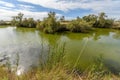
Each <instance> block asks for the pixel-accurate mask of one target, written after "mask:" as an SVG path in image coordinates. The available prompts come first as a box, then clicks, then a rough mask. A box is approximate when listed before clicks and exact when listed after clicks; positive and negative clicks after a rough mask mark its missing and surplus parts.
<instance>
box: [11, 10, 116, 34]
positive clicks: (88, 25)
mask: <svg viewBox="0 0 120 80" xmlns="http://www.w3.org/2000/svg"><path fill="white" fill-rule="evenodd" d="M113 24H114V19H110V18H108V17H107V15H106V14H105V13H104V12H101V13H99V15H94V14H90V15H87V16H83V17H82V18H80V17H79V16H78V17H76V19H73V20H70V21H67V20H65V17H64V16H62V17H60V18H58V17H57V16H56V13H55V12H49V13H48V17H45V18H44V19H43V21H40V20H37V21H35V20H34V19H33V18H24V14H22V13H19V14H18V15H17V16H13V17H12V20H11V25H12V26H17V27H27V28H37V29H39V30H41V31H43V32H45V33H56V32H63V31H71V32H89V31H90V30H93V28H112V27H113Z"/></svg>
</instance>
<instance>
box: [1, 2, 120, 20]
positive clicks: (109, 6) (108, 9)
mask: <svg viewBox="0 0 120 80" xmlns="http://www.w3.org/2000/svg"><path fill="white" fill-rule="evenodd" d="M49 11H54V12H56V14H57V16H58V17H60V16H65V18H66V19H73V18H76V17H77V16H80V17H83V16H85V15H88V14H98V13H100V12H105V13H106V14H107V15H108V16H109V17H110V18H116V19H119V18H120V0H0V20H2V19H4V20H10V19H11V16H15V15H17V14H18V13H19V12H22V13H24V17H33V18H34V19H40V20H42V19H43V18H44V17H46V16H47V13H48V12H49Z"/></svg>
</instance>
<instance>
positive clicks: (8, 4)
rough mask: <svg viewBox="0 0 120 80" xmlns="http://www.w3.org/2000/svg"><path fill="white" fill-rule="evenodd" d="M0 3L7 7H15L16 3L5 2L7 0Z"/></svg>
mask: <svg viewBox="0 0 120 80" xmlns="http://www.w3.org/2000/svg"><path fill="white" fill-rule="evenodd" d="M0 5H2V6H6V7H11V8H12V7H15V5H14V4H12V3H8V2H5V1H0Z"/></svg>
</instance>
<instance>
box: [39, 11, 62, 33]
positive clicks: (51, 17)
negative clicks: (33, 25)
mask: <svg viewBox="0 0 120 80" xmlns="http://www.w3.org/2000/svg"><path fill="white" fill-rule="evenodd" d="M38 26H39V28H40V29H43V31H44V32H45V33H55V32H56V31H57V29H58V28H59V27H60V22H59V21H57V18H56V13H55V12H49V13H48V17H46V18H44V20H43V21H42V22H40V23H39V24H38V25H37V27H38Z"/></svg>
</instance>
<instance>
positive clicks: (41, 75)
mask: <svg viewBox="0 0 120 80" xmlns="http://www.w3.org/2000/svg"><path fill="white" fill-rule="evenodd" d="M65 54H66V52H65V44H61V45H59V46H58V45H56V46H54V47H50V50H49V55H48V58H47V60H46V62H45V63H43V64H40V65H39V67H38V68H33V69H32V70H30V71H29V72H27V73H25V74H23V75H21V76H17V75H16V74H15V72H16V71H15V72H12V71H11V70H10V69H7V68H6V67H5V66H2V67H0V80H120V77H119V76H117V75H114V74H113V73H111V72H110V71H109V70H108V69H106V67H105V66H104V64H103V63H102V60H101V59H102V58H101V57H100V58H98V59H96V63H95V64H93V65H91V66H89V67H88V68H86V70H84V71H80V70H78V69H77V68H76V66H74V65H73V66H72V67H71V66H69V64H67V63H65V58H66V56H65ZM75 63H76V64H77V63H78V62H77V61H76V62H75Z"/></svg>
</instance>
